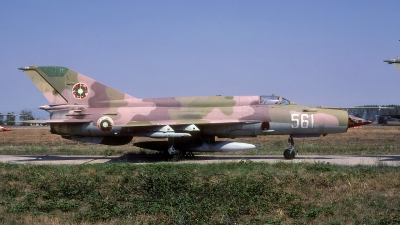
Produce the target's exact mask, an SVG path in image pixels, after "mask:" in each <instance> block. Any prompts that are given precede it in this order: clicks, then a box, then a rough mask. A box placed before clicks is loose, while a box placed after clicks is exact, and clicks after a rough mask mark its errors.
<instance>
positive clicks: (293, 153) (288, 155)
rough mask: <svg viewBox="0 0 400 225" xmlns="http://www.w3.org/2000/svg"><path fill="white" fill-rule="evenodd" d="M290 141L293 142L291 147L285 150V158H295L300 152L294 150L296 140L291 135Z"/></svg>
mask: <svg viewBox="0 0 400 225" xmlns="http://www.w3.org/2000/svg"><path fill="white" fill-rule="evenodd" d="M288 142H289V143H290V144H291V147H290V148H288V149H286V150H285V151H284V152H283V157H285V159H294V157H295V156H296V154H297V153H298V152H296V151H294V140H293V137H292V136H290V137H289V139H288Z"/></svg>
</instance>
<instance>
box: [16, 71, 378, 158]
mask: <svg viewBox="0 0 400 225" xmlns="http://www.w3.org/2000/svg"><path fill="white" fill-rule="evenodd" d="M19 69H20V70H22V71H24V72H25V73H26V74H27V75H28V77H29V78H30V79H31V80H32V81H33V83H34V84H35V85H36V86H37V88H38V89H39V90H40V91H41V92H42V94H43V95H44V96H45V97H46V98H47V100H48V101H49V102H50V104H48V105H43V106H40V107H39V108H40V109H43V110H46V111H48V112H49V113H50V119H49V120H46V122H47V123H48V124H49V125H50V132H51V133H52V134H58V135H61V136H62V137H63V138H66V139H70V140H76V141H83V142H91V143H97V144H104V145H124V144H128V143H129V142H131V140H132V138H133V136H142V137H150V138H164V139H165V141H149V142H139V143H134V145H135V146H138V147H142V148H148V149H153V150H161V151H163V152H164V154H165V156H166V157H167V158H168V159H169V160H171V161H177V160H180V159H182V157H183V156H184V155H185V153H188V154H190V153H193V152H212V151H239V150H246V149H254V148H257V147H258V146H256V145H254V144H250V143H242V142H236V141H217V140H216V137H218V138H232V139H235V138H240V137H257V136H262V135H288V136H289V139H288V141H289V143H290V144H291V147H290V148H288V149H286V150H284V153H283V155H284V158H285V159H293V158H294V157H295V155H296V152H295V143H294V140H293V139H294V138H303V137H319V136H321V135H323V136H325V135H327V134H333V133H343V132H346V131H347V129H348V128H349V127H354V126H360V125H364V124H369V123H371V122H372V121H369V120H364V119H361V118H357V117H350V116H349V115H348V113H347V111H346V110H344V109H338V108H327V107H310V106H304V105H298V104H296V103H294V102H292V101H290V100H288V99H286V98H283V97H281V96H275V95H259V96H219V95H218V96H203V97H171V98H144V99H138V98H135V97H132V96H130V95H128V94H125V93H123V92H121V91H118V90H116V89H113V88H111V87H108V86H106V85H104V84H102V83H100V82H97V81H95V80H94V79H92V78H89V77H87V76H84V75H82V74H80V73H77V72H75V71H73V70H70V69H68V68H65V67H59V66H33V65H31V66H29V67H22V68H19Z"/></svg>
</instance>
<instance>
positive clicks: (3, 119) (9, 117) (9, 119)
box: [0, 109, 35, 126]
mask: <svg viewBox="0 0 400 225" xmlns="http://www.w3.org/2000/svg"><path fill="white" fill-rule="evenodd" d="M17 116H18V117H19V120H16V118H17ZM34 119H35V117H34V116H33V113H32V111H31V110H26V109H23V110H21V112H20V114H15V113H14V112H8V113H7V114H0V125H15V124H16V123H18V121H24V120H34ZM21 126H29V124H24V123H22V124H21Z"/></svg>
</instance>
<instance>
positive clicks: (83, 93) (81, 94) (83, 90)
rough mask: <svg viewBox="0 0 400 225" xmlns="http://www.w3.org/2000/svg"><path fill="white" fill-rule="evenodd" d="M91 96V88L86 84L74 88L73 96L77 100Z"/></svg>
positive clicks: (78, 84) (76, 85) (79, 84)
mask: <svg viewBox="0 0 400 225" xmlns="http://www.w3.org/2000/svg"><path fill="white" fill-rule="evenodd" d="M88 94H89V88H88V86H87V85H86V84H84V83H77V84H75V85H74V87H72V95H74V97H75V98H76V99H84V98H86V97H87V96H88Z"/></svg>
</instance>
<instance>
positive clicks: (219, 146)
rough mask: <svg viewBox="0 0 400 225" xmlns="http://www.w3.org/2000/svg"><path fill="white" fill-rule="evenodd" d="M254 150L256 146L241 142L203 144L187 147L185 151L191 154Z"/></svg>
mask: <svg viewBox="0 0 400 225" xmlns="http://www.w3.org/2000/svg"><path fill="white" fill-rule="evenodd" d="M254 148H258V146H257V145H253V144H249V143H243V142H231V141H216V142H212V143H206V142H205V143H203V145H201V146H198V147H189V148H185V150H186V151H191V152H230V151H242V150H248V149H254Z"/></svg>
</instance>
